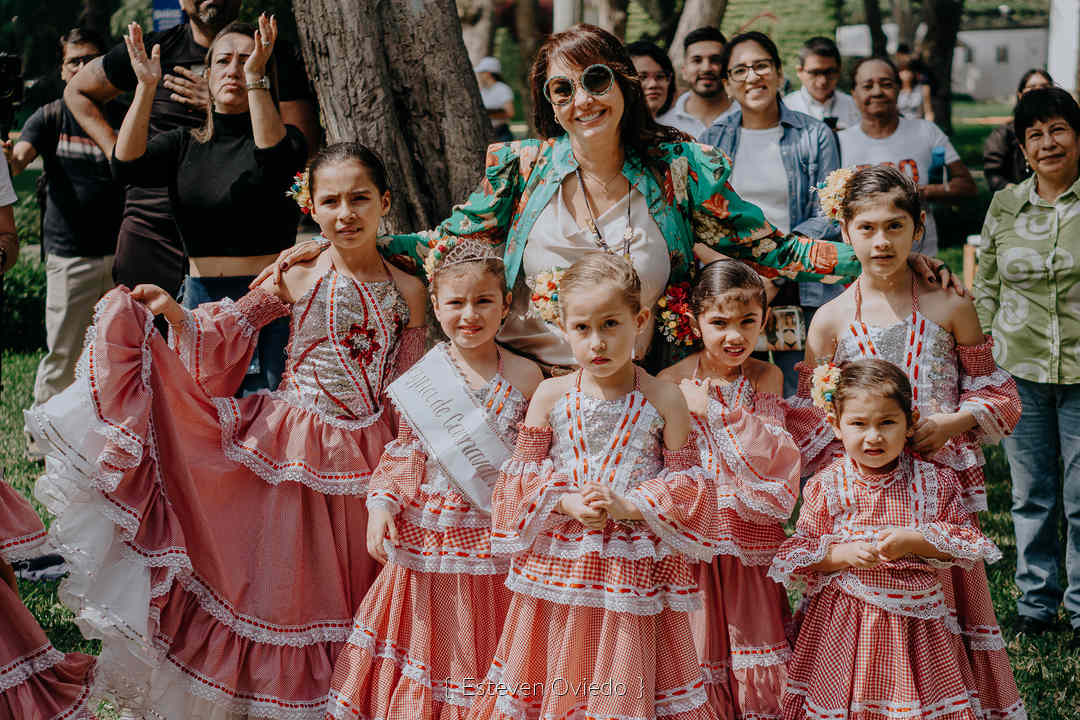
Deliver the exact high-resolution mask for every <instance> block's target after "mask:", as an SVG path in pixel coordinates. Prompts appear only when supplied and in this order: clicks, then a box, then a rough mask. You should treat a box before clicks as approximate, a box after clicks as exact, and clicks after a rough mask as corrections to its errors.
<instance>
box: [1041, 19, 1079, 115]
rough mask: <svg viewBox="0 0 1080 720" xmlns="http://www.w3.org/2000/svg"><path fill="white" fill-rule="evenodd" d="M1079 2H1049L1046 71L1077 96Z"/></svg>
mask: <svg viewBox="0 0 1080 720" xmlns="http://www.w3.org/2000/svg"><path fill="white" fill-rule="evenodd" d="M1078 65H1080V0H1050V43H1049V48H1048V60H1047V68H1046V69H1047V70H1049V71H1050V77H1052V78H1054V82H1055V83H1057V84H1058V85H1060V86H1061V87H1063V88H1065V89H1066V90H1068V91H1069V92H1071V93H1073V94H1074V95H1075V94H1076V92H1077V91H1078V90H1080V87H1078V85H1080V67H1078Z"/></svg>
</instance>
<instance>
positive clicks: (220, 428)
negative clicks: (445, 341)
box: [28, 143, 426, 720]
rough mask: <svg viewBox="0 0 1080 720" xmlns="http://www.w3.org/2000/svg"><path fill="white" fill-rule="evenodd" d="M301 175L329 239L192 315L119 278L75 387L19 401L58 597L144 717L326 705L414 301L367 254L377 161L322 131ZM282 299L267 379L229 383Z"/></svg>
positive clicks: (381, 206) (361, 561) (360, 566)
mask: <svg viewBox="0 0 1080 720" xmlns="http://www.w3.org/2000/svg"><path fill="white" fill-rule="evenodd" d="M308 175H309V177H310V187H309V188H308V192H305V193H301V197H300V200H301V201H302V204H303V205H305V206H306V207H308V208H309V209H310V210H311V213H312V216H313V217H314V219H315V221H316V222H317V223H319V226H320V227H321V229H322V231H323V234H324V235H325V237H326V238H327V240H328V241H329V244H330V251H329V252H327V253H324V254H323V256H322V257H320V258H319V259H318V260H316V261H315V262H314V263H312V264H309V265H306V266H298V267H294V268H291V269H290V271H289V273H287V274H286V275H285V281H284V284H283V285H282V286H280V287H276V288H275V287H274V286H273V285H272V284H271V283H266V284H265V287H266V289H256V290H253V291H252V292H250V293H249V294H248V295H246V296H244V297H243V298H242V299H240V300H239V301H237V302H235V303H234V302H232V301H228V300H225V301H222V302H217V303H210V304H207V305H203V306H201V307H199V308H197V309H195V310H194V311H185V310H184V309H182V308H181V307H180V306H179V305H178V304H177V303H176V301H174V300H173V299H172V298H171V297H169V295H168V294H167V293H165V292H164V291H163V290H161V289H160V288H158V287H155V286H149V285H140V286H138V287H136V288H135V289H134V290H132V291H130V292H129V291H128V290H127V289H126V288H117V289H116V290H114V291H112V292H110V293H109V294H108V295H106V296H105V297H104V298H103V299H102V301H101V302H100V303H99V305H98V307H97V316H96V321H95V325H94V329H93V330H92V331H91V333H90V335H89V338H88V342H87V347H86V350H85V351H84V353H83V356H82V358H81V361H80V370H79V374H78V379H77V381H76V382H75V384H74V385H73V386H72V387H71V388H70V389H68V390H67V391H65V392H64V393H62V394H60V395H59V396H57V397H56V398H54V399H53V400H52V401H50V402H49V403H47V404H46V405H44V406H40V407H38V408H35V409H34V410H33V411H31V413H30V414H29V416H28V423H29V426H30V427H31V428H32V429H33V430H34V432H35V433H36V434H37V435H38V436H39V437H40V438H41V440H43V441H45V442H47V443H49V445H50V446H51V451H50V454H51V455H52V456H53V457H52V458H50V460H49V463H48V464H47V467H46V475H45V476H44V477H43V478H42V479H41V480H40V481H39V483H38V488H37V495H38V496H39V497H40V498H41V499H42V500H43V501H44V502H46V504H47V505H48V507H49V509H50V510H51V511H53V512H54V513H55V514H56V515H57V516H58V517H57V520H56V522H55V523H54V524H53V526H52V535H53V537H54V539H55V540H56V541H57V543H58V544H59V545H60V547H61V550H62V552H63V554H64V556H65V557H66V558H67V559H68V560H69V562H71V564H72V566H73V571H72V576H71V578H70V579H69V580H67V581H66V582H65V584H64V585H63V587H62V590H61V597H62V598H63V599H64V601H65V603H67V604H68V606H69V607H71V608H72V609H73V610H74V611H75V612H76V614H77V619H78V622H79V623H80V626H81V627H82V629H83V632H84V634H86V635H87V636H88V637H99V638H101V639H102V654H101V662H100V669H101V672H102V675H103V678H102V679H103V681H104V683H105V689H106V690H107V691H108V692H109V693H110V694H111V695H113V696H114V697H115V698H116V700H117V701H118V702H119V704H121V705H122V706H123V707H125V708H126V709H127V710H129V711H130V712H133V713H135V714H137V715H138V714H142V713H146V714H150V715H153V716H154V717H163V718H176V719H178V720H179V719H181V718H183V719H186V718H192V717H211V716H213V717H218V716H222V715H223V714H224V715H227V716H230V717H231V716H237V715H239V716H257V717H273V718H285V717H287V718H313V719H314V718H321V717H322V716H323V713H324V711H325V705H326V693H327V691H328V690H329V689H330V679H331V676H332V673H333V667H334V660H335V659H336V657H337V655H338V653H339V652H340V650H341V648H342V647H343V646H344V644H345V641H346V640H347V639H348V637H349V633H350V630H351V628H352V617H353V613H354V612H355V611H356V608H357V607H358V606H359V604H360V601H361V599H362V598H363V597H364V594H365V592H366V591H367V589H368V587H369V586H370V585H371V582H372V581H373V580H374V578H375V575H376V573H377V571H378V564H377V563H376V562H375V561H374V560H373V559H371V557H370V556H369V555H368V554H367V548H366V542H365V539H366V528H367V510H366V508H365V494H366V492H367V484H368V480H369V478H370V476H371V473H372V471H373V470H374V469H375V466H376V464H377V463H378V460H379V457H380V456H381V454H382V451H383V448H384V447H385V445H386V443H388V442H389V441H391V440H392V439H393V438H394V429H395V423H396V418H392V417H391V414H390V413H388V412H386V411H385V409H384V390H385V388H386V386H387V385H388V384H389V383H390V382H391V381H392V380H393V379H394V378H395V377H397V375H399V374H400V373H401V372H402V371H403V370H404V369H405V368H407V367H408V366H409V365H411V364H412V362H413V361H414V360H415V359H416V358H417V357H418V356H419V355H420V351H421V349H422V342H423V334H424V328H423V327H422V324H423V321H424V306H425V301H426V295H425V292H424V289H423V286H422V285H421V284H420V282H419V281H418V280H416V279H415V278H412V277H411V276H408V275H406V274H405V273H402V272H400V271H398V270H396V269H394V268H390V267H388V266H387V265H385V264H384V263H383V261H382V260H381V258H380V256H379V253H378V250H377V248H376V233H377V229H378V224H379V219H380V218H381V217H382V215H383V214H384V213H385V212H386V211H387V210H388V208H389V204H390V195H389V193H388V191H387V187H386V179H385V178H386V174H385V171H384V170H383V167H382V165H381V163H380V162H379V160H378V158H377V157H375V156H374V154H372V153H371V151H369V150H368V149H367V148H365V147H363V146H362V145H359V144H356V143H342V144H338V145H333V146H330V147H328V148H326V149H325V150H323V151H322V152H321V153H320V154H319V155H318V156H317V157H316V159H314V160H313V161H312V164H311V167H310V169H309V171H308ZM159 313H160V314H164V316H165V317H166V318H167V319H168V321H169V323H170V325H171V326H172V331H173V332H172V333H171V338H172V344H173V347H172V348H170V347H168V346H166V344H165V341H164V340H162V338H161V337H160V336H159V335H158V334H157V333H156V331H155V330H154V326H153V316H154V315H155V314H159ZM285 315H289V316H291V329H290V333H291V338H290V344H289V348H288V358H287V363H288V364H287V367H286V372H285V376H284V378H283V379H282V382H281V385H280V387H279V388H278V390H276V391H274V392H263V393H259V394H255V395H250V396H248V397H244V398H241V399H237V398H234V397H233V394H234V393H235V391H236V389H237V387H239V384H240V382H241V381H242V379H243V377H244V373H245V371H246V368H247V366H248V362H249V360H250V358H251V354H252V350H253V347H254V345H255V342H256V338H257V335H258V332H257V331H258V329H259V328H260V327H262V326H264V325H265V324H266V323H268V322H270V321H271V320H273V319H274V318H277V317H281V316H285ZM106 673H107V674H106Z"/></svg>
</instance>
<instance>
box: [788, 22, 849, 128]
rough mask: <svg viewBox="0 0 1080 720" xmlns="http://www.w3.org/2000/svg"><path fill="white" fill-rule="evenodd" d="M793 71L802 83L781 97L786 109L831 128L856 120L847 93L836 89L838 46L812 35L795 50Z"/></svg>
mask: <svg viewBox="0 0 1080 720" xmlns="http://www.w3.org/2000/svg"><path fill="white" fill-rule="evenodd" d="M796 74H797V75H798V76H799V80H800V81H801V82H802V87H801V88H799V89H798V90H796V91H795V92H793V93H791V94H789V95H787V96H785V97H784V104H785V105H787V106H788V107H789V108H790V109H792V110H794V111H796V112H801V113H806V114H807V115H809V116H810V117H813V118H817V119H818V120H821V121H822V122H824V123H825V124H826V125H828V126H829V127H831V128H832V129H833V130H838V131H839V130H844V129H846V128H849V127H855V126H856V125H858V124H859V120H860V118H859V109H858V108H857V107H855V101H854V100H853V99H852V97H851V96H850V95H848V94H847V93H845V92H841V91H839V90H837V89H836V86H837V84H839V82H840V50H839V48H837V47H836V43H834V42H833V41H832V40H830V39H829V38H827V37H812V38H810V39H809V40H807V41H806V42H805V43H804V44H803V46H802V49H801V50H800V51H799V67H798V68H796Z"/></svg>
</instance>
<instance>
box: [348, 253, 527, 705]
mask: <svg viewBox="0 0 1080 720" xmlns="http://www.w3.org/2000/svg"><path fill="white" fill-rule="evenodd" d="M427 271H428V272H427V276H428V277H429V278H430V279H431V302H432V306H433V307H434V309H435V317H436V318H437V319H438V321H439V324H440V326H441V327H442V329H443V332H444V333H446V336H447V337H448V338H449V339H450V342H449V343H444V344H441V345H437V346H436V347H435V348H433V349H432V350H431V351H430V352H428V353H427V355H425V356H424V358H423V359H422V360H420V361H418V362H417V363H416V364H415V365H413V367H412V368H411V369H409V370H408V371H407V372H406V373H405V374H404V375H402V376H401V377H400V378H398V379H397V380H396V381H394V382H393V383H392V384H391V385H390V387H389V388H388V389H387V394H388V395H389V396H390V398H391V399H392V400H393V401H394V404H395V406H396V408H397V410H398V412H399V414H400V416H401V420H400V423H399V426H398V436H397V439H396V440H394V441H393V442H391V443H390V444H389V445H388V446H387V448H386V451H385V452H384V453H383V457H382V460H381V461H380V463H379V466H378V468H376V470H375V473H374V475H372V478H371V482H370V484H369V487H368V500H367V505H368V513H369V514H370V519H369V521H368V530H367V543H368V551H369V552H370V553H371V554H372V555H373V556H374V557H375V558H376V559H378V560H379V561H380V562H384V563H386V566H385V567H384V568H383V570H382V572H381V573H380V574H379V576H378V578H377V579H376V580H375V584H374V585H373V586H372V588H371V590H370V591H369V592H368V594H367V596H366V597H365V598H364V601H363V603H362V604H361V605H360V609H359V610H358V611H357V613H356V620H355V621H354V623H353V628H352V632H351V634H350V636H349V642H348V643H347V644H346V645H345V648H344V649H343V650H342V651H341V654H340V655H339V656H338V659H337V664H336V666H335V669H334V678H333V681H332V683H331V687H330V697H329V700H328V703H327V716H328V717H334V718H358V717H363V718H391V717H395V718H424V719H428V720H432V719H434V718H439V719H442V720H449V719H450V718H462V717H464V716H465V713H466V712H467V711H468V707H469V703H470V702H471V700H472V698H471V697H470V696H468V695H466V693H465V692H464V691H463V688H464V687H465V685H466V684H467V683H468V682H470V681H473V682H474V681H475V679H476V678H481V677H483V676H484V674H485V673H486V672H487V669H488V667H490V665H491V660H492V657H493V656H494V655H495V643H496V641H497V640H498V633H497V632H496V630H497V629H498V628H501V627H502V623H503V619H504V618H505V616H506V609H507V606H508V605H509V602H510V591H509V590H507V589H506V587H505V585H504V583H505V580H506V569H507V566H508V565H509V560H508V559H507V558H506V557H503V556H498V557H496V556H493V555H492V553H491V492H492V488H493V486H494V483H495V479H496V476H497V474H498V469H499V467H500V466H501V465H502V463H503V461H504V460H506V459H507V458H508V457H509V456H510V452H511V450H512V449H513V447H514V442H515V440H516V439H517V429H518V423H520V422H521V421H522V420H523V419H524V418H525V409H526V407H527V406H528V399H529V398H530V397H531V396H532V393H533V391H534V390H535V389H536V386H537V385H538V384H539V382H540V380H541V379H542V377H541V375H540V369H539V368H538V367H537V366H536V365H535V364H534V363H532V362H531V361H529V360H525V359H524V358H521V357H519V356H517V355H514V354H512V353H510V352H506V351H504V350H501V349H500V348H499V347H498V346H497V345H496V344H495V333H496V332H498V330H499V327H500V326H501V324H502V320H503V318H505V317H506V313H507V312H508V311H509V309H510V294H509V293H508V292H507V291H506V273H505V271H504V269H503V263H502V258H501V256H500V255H499V254H497V253H496V252H495V251H494V249H493V248H492V246H491V245H490V244H488V243H479V242H468V241H467V242H462V243H460V244H458V245H457V246H455V247H454V249H453V250H452V251H451V252H450V253H448V254H447V255H446V256H445V257H443V258H442V260H441V262H439V261H437V260H436V257H435V255H434V254H432V255H429V256H428V268H427Z"/></svg>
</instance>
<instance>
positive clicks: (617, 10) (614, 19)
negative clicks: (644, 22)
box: [593, 0, 630, 42]
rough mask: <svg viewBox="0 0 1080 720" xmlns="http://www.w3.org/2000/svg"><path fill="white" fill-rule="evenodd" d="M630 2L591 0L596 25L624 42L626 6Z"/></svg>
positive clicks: (627, 0)
mask: <svg viewBox="0 0 1080 720" xmlns="http://www.w3.org/2000/svg"><path fill="white" fill-rule="evenodd" d="M629 4H630V0H593V6H594V7H595V8H596V24H597V25H599V26H600V27H602V28H604V29H605V30H607V31H608V32H610V33H611V34H612V35H614V36H615V37H617V38H619V39H620V40H622V41H624V42H625V41H626V19H627V12H626V9H627V6H628V5H629Z"/></svg>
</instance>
